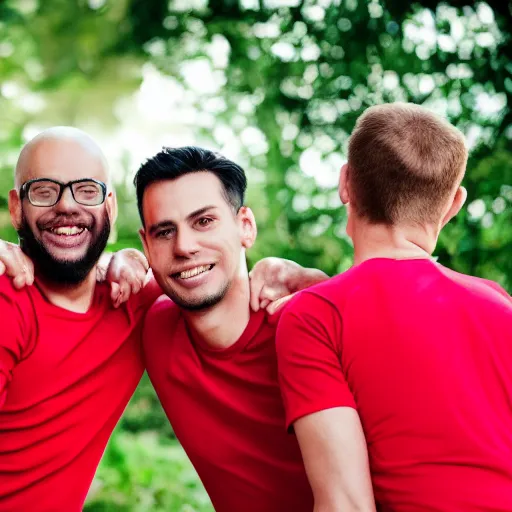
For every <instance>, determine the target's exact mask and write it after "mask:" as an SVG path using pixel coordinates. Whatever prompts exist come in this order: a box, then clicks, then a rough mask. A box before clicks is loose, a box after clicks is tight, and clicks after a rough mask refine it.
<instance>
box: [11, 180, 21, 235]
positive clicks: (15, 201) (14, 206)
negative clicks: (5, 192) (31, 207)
mask: <svg viewBox="0 0 512 512" xmlns="http://www.w3.org/2000/svg"><path fill="white" fill-rule="evenodd" d="M9 213H10V214H11V223H12V225H13V226H14V229H15V230H16V231H17V230H18V229H20V228H21V224H22V220H23V212H22V211H21V199H20V195H19V193H18V191H17V190H15V189H13V190H10V191H9Z"/></svg>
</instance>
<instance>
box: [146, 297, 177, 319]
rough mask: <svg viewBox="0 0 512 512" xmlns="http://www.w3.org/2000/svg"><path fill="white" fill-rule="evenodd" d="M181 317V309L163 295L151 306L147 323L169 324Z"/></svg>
mask: <svg viewBox="0 0 512 512" xmlns="http://www.w3.org/2000/svg"><path fill="white" fill-rule="evenodd" d="M180 316H181V311H180V308H179V307H178V306H177V305H176V304H175V303H174V302H173V301H172V300H171V299H169V297H167V296H166V295H162V296H161V297H159V298H158V299H157V300H156V301H154V302H153V304H152V305H151V306H150V308H149V310H148V312H147V315H146V323H152V322H153V323H161V322H168V321H169V320H171V321H172V319H178V318H179V317H180Z"/></svg>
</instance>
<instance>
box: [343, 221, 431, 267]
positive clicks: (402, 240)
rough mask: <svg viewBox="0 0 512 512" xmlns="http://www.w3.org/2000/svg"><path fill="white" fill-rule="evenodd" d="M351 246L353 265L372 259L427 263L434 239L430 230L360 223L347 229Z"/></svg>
mask: <svg viewBox="0 0 512 512" xmlns="http://www.w3.org/2000/svg"><path fill="white" fill-rule="evenodd" d="M349 232H350V233H349V234H350V236H351V238H352V241H353V243H354V264H355V265H358V264H359V263H362V262H363V261H366V260H369V259H372V258H390V259H429V258H431V257H432V253H433V252H434V249H435V246H436V241H437V235H438V232H437V231H436V229H435V227H433V226H402V225H399V226H388V225H384V224H369V223H367V222H365V221H362V220H360V219H358V220H355V221H353V222H352V225H351V226H349Z"/></svg>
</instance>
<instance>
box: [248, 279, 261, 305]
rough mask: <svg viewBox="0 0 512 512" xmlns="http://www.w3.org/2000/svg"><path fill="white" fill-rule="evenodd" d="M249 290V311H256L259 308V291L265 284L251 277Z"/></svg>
mask: <svg viewBox="0 0 512 512" xmlns="http://www.w3.org/2000/svg"><path fill="white" fill-rule="evenodd" d="M249 285H250V290H251V299H250V303H251V309H252V310H253V311H258V309H259V308H260V294H261V291H262V289H263V287H264V285H265V282H264V281H263V279H262V278H260V277H257V276H256V277H255V276H253V277H251V280H250V281H249Z"/></svg>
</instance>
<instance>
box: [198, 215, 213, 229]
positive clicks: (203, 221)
mask: <svg viewBox="0 0 512 512" xmlns="http://www.w3.org/2000/svg"><path fill="white" fill-rule="evenodd" d="M212 223H213V219H212V218H211V217H201V218H200V219H197V221H196V224H197V226H198V227H200V228H207V227H208V226H210V225H211V224H212Z"/></svg>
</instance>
